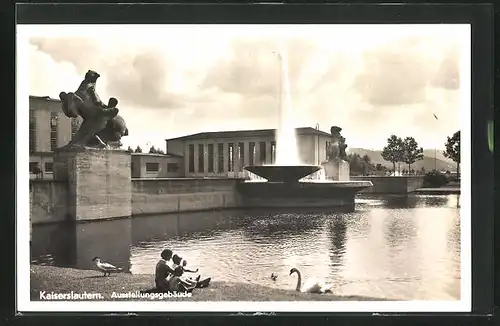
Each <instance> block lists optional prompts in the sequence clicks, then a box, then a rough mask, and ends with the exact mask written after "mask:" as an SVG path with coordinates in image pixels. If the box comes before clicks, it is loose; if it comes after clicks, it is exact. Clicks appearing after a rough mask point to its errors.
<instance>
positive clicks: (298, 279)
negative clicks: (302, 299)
mask: <svg viewBox="0 0 500 326" xmlns="http://www.w3.org/2000/svg"><path fill="white" fill-rule="evenodd" d="M296 273H297V287H296V288H295V290H296V291H300V288H301V285H302V275H301V274H300V271H299V270H297V271H296Z"/></svg>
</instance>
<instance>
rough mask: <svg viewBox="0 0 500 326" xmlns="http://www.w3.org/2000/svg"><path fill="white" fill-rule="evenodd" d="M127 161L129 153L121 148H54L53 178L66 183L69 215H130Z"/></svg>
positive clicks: (75, 217) (96, 217) (84, 217)
mask: <svg viewBox="0 0 500 326" xmlns="http://www.w3.org/2000/svg"><path fill="white" fill-rule="evenodd" d="M130 165H131V162H130V153H128V152H126V151H122V150H100V149H86V148H85V149H64V148H63V149H59V150H57V151H56V152H55V155H54V180H55V181H64V182H66V183H67V185H68V194H67V195H68V198H67V214H68V215H69V216H68V219H70V220H77V221H79V220H100V219H109V218H116V217H126V216H130V215H131V213H132V209H131V199H132V189H131V188H132V183H131V179H130Z"/></svg>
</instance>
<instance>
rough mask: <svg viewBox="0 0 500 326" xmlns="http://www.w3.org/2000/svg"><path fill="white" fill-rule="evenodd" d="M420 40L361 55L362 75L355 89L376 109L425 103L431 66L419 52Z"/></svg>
mask: <svg viewBox="0 0 500 326" xmlns="http://www.w3.org/2000/svg"><path fill="white" fill-rule="evenodd" d="M421 42H423V40H422V39H421V38H420V37H411V38H407V39H403V40H400V41H397V42H394V43H392V44H389V45H386V46H381V47H379V48H376V49H374V50H370V51H367V52H365V53H364V55H363V72H362V73H361V74H359V75H358V76H357V78H356V81H355V83H354V88H355V89H356V90H357V91H358V92H359V93H360V94H361V95H362V97H363V99H364V100H365V101H367V102H368V103H370V104H372V105H376V106H385V105H394V106H397V105H408V104H416V103H421V102H423V101H425V87H426V85H427V84H428V83H429V82H430V77H429V72H430V71H429V70H430V69H432V67H429V66H430V65H432V63H430V62H429V61H428V58H426V55H425V52H424V51H422V47H421Z"/></svg>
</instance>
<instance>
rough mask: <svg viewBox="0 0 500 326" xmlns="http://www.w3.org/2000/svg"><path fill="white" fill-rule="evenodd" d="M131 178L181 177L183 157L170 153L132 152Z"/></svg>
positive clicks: (182, 174)
mask: <svg viewBox="0 0 500 326" xmlns="http://www.w3.org/2000/svg"><path fill="white" fill-rule="evenodd" d="M131 155H132V162H131V163H132V166H131V173H132V175H131V176H132V178H181V177H183V176H184V158H183V157H181V156H177V155H171V154H167V155H164V154H150V153H132V154H131Z"/></svg>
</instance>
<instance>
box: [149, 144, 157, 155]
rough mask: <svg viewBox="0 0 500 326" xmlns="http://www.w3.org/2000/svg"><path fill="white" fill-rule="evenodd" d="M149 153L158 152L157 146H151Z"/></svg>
mask: <svg viewBox="0 0 500 326" xmlns="http://www.w3.org/2000/svg"><path fill="white" fill-rule="evenodd" d="M149 153H151V154H156V148H155V147H154V146H151V148H150V149H149Z"/></svg>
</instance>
